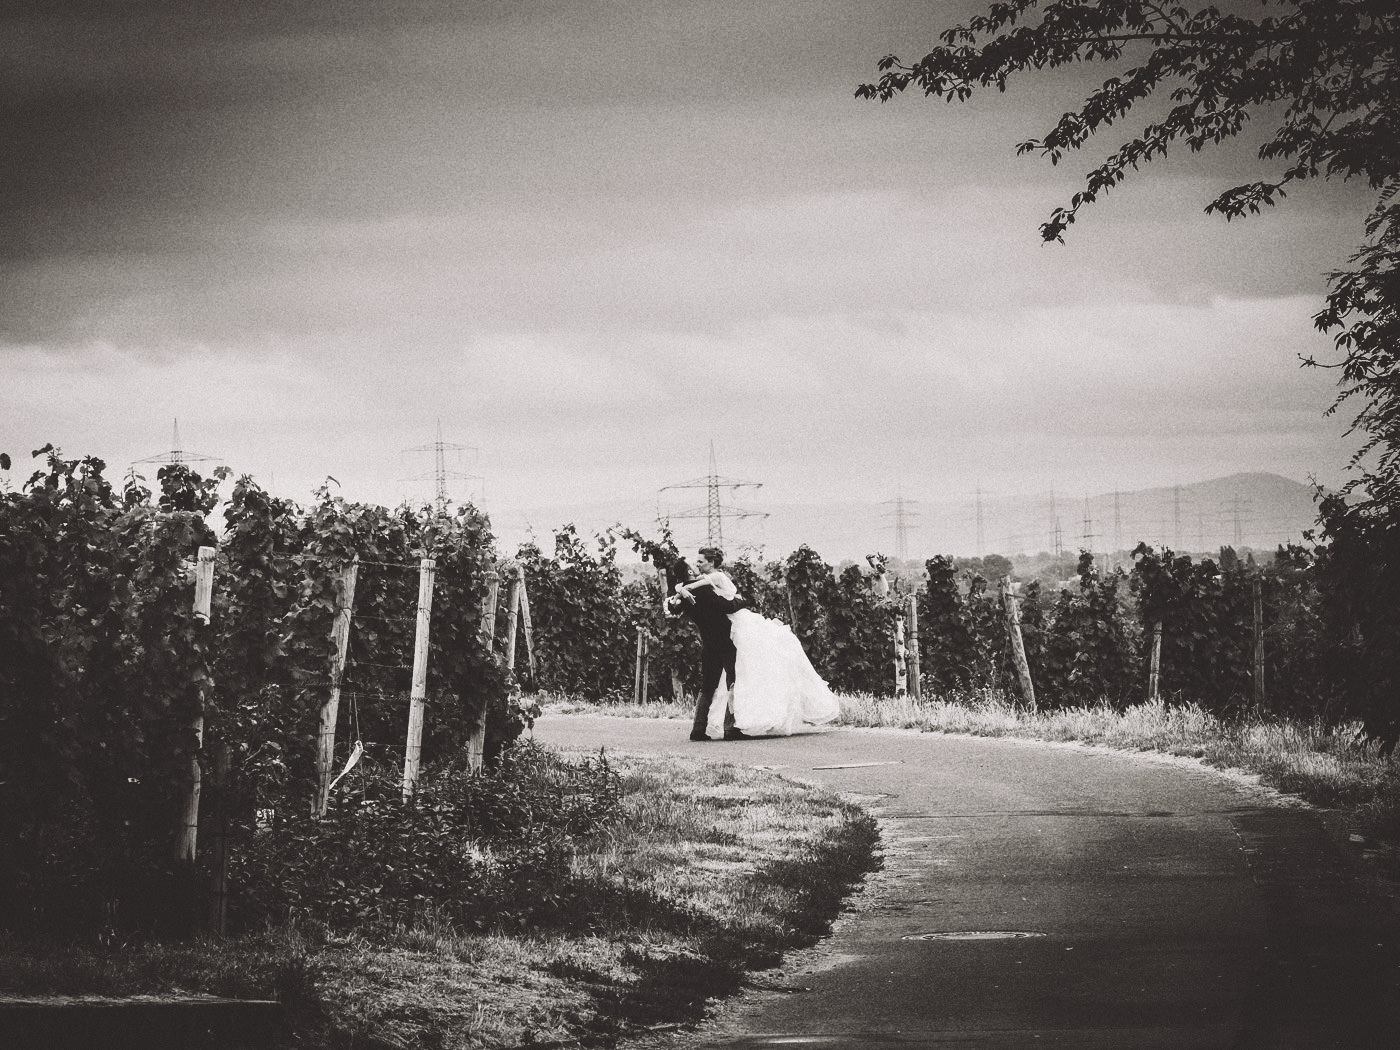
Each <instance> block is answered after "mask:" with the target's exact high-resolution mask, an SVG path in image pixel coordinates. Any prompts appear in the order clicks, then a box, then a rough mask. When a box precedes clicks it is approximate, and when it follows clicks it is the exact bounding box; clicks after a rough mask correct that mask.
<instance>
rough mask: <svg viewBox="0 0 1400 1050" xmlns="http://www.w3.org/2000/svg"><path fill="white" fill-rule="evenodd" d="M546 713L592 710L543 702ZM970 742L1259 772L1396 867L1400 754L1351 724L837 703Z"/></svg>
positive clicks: (652, 712)
mask: <svg viewBox="0 0 1400 1050" xmlns="http://www.w3.org/2000/svg"><path fill="white" fill-rule="evenodd" d="M550 701H551V702H550V704H549V706H550V709H551V710H558V711H561V712H566V711H569V710H594V709H597V708H594V707H591V706H590V705H586V704H579V703H576V702H573V701H569V700H566V699H563V698H558V697H555V698H550ZM606 710H607V711H608V712H609V713H614V714H621V715H634V716H652V717H658V716H662V717H678V718H686V717H689V715H690V713H691V712H690V710H689V708H688V707H687V706H686V705H682V704H675V703H669V702H666V703H661V704H647V705H642V706H638V705H632V704H624V705H618V706H615V707H614V706H611V705H610V706H608V707H607V708H606ZM838 724H841V725H848V726H883V727H892V728H901V729H918V730H922V731H925V732H944V733H967V734H971V735H973V736H994V737H1019V738H1022V739H1032V740H1050V741H1060V742H1069V741H1074V742H1079V743H1085V744H1094V745H1098V746H1102V747H1112V748H1118V749H1121V750H1128V751H1153V752H1159V753H1161V754H1166V755H1175V756H1179V757H1185V758H1195V759H1200V760H1201V761H1202V762H1204V763H1205V764H1207V765H1210V766H1214V767H1216V768H1219V769H1235V770H1240V771H1242V772H1245V773H1251V774H1256V775H1258V777H1259V778H1260V781H1261V782H1262V783H1264V784H1266V785H1268V786H1270V787H1273V788H1276V789H1278V790H1279V791H1284V792H1288V793H1290V794H1295V795H1297V796H1299V797H1300V798H1302V799H1304V800H1306V801H1308V802H1310V803H1312V804H1314V805H1317V806H1323V807H1327V808H1329V809H1333V810H1336V811H1337V813H1338V814H1339V816H1340V817H1341V818H1342V820H1343V822H1344V823H1345V826H1346V827H1347V828H1348V830H1352V831H1354V832H1356V833H1358V834H1361V835H1363V836H1365V837H1367V838H1369V839H1374V840H1375V842H1374V843H1373V844H1372V845H1373V846H1374V847H1375V849H1376V851H1377V853H1378V854H1379V856H1378V859H1381V860H1384V861H1387V867H1389V868H1391V869H1394V868H1395V866H1396V863H1397V856H1396V848H1397V845H1400V757H1397V755H1395V754H1392V755H1390V756H1388V757H1382V756H1381V755H1380V754H1378V752H1377V749H1376V748H1375V746H1374V745H1364V744H1361V743H1359V742H1358V732H1359V729H1360V727H1359V726H1358V725H1340V726H1326V725H1323V724H1322V723H1320V722H1312V723H1300V722H1294V721H1289V720H1287V719H1278V718H1262V717H1251V718H1245V719H1240V720H1225V719H1221V718H1217V717H1216V716H1214V715H1212V714H1210V713H1209V712H1207V711H1205V710H1203V709H1202V708H1200V707H1197V706H1196V705H1194V704H1184V705H1172V706H1168V705H1166V704H1162V703H1155V704H1141V705H1138V706H1136V707H1130V708H1128V709H1127V710H1125V711H1116V710H1114V709H1113V708H1111V707H1109V706H1107V705H1099V706H1096V707H1087V708H1067V709H1065V710H1060V711H1031V710H1028V709H1026V708H1024V707H1022V706H1019V705H1017V704H1015V703H1013V702H1011V701H1009V700H1007V699H1006V698H1005V697H1004V696H1002V695H1001V694H999V693H995V692H992V691H986V692H971V693H968V694H966V695H964V696H960V697H956V698H945V699H931V700H927V701H923V702H919V703H916V702H914V701H912V700H910V699H909V698H908V697H878V696H870V695H867V694H856V695H848V696H842V697H841V717H840V720H839V723H838Z"/></svg>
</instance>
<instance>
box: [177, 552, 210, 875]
mask: <svg viewBox="0 0 1400 1050" xmlns="http://www.w3.org/2000/svg"><path fill="white" fill-rule="evenodd" d="M213 596H214V548H213V547H200V548H199V556H198V558H197V559H196V561H195V574H194V606H193V608H194V615H195V619H197V620H199V621H200V622H201V623H203V624H206V625H207V624H208V623H209V613H210V608H211V605H212V603H213ZM190 730H191V731H192V732H193V733H194V740H195V743H194V747H193V748H192V749H191V750H190V752H189V755H188V758H187V762H186V766H185V774H186V776H185V784H184V789H185V793H184V798H182V799H181V806H180V810H181V813H180V823H179V827H178V830H177V833H176V836H175V859H176V860H177V861H180V862H184V863H189V864H193V863H194V858H195V849H196V845H197V839H198V837H199V788H200V770H199V752H200V749H201V748H202V747H203V746H204V690H203V689H201V690H200V692H199V696H198V697H196V699H195V709H194V714H193V716H192V717H191V718H190Z"/></svg>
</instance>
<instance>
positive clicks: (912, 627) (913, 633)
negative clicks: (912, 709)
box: [908, 594, 923, 700]
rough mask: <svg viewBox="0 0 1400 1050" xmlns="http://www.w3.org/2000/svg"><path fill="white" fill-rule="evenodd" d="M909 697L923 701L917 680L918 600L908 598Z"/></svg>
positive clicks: (919, 682) (918, 680) (912, 595)
mask: <svg viewBox="0 0 1400 1050" xmlns="http://www.w3.org/2000/svg"><path fill="white" fill-rule="evenodd" d="M908 620H909V643H908V644H909V695H910V696H911V697H913V698H914V699H915V700H922V699H923V688H922V682H921V681H920V678H919V674H920V671H919V598H918V595H915V594H911V595H910V596H909V615H908Z"/></svg>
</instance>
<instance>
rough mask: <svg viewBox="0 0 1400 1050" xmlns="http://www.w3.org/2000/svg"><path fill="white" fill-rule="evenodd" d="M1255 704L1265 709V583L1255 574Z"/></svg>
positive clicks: (1261, 709)
mask: <svg viewBox="0 0 1400 1050" xmlns="http://www.w3.org/2000/svg"><path fill="white" fill-rule="evenodd" d="M1253 583H1254V706H1255V707H1256V708H1258V709H1259V710H1260V711H1263V710H1264V584H1263V581H1262V580H1261V579H1260V578H1259V575H1258V574H1257V573H1256V574H1255V576H1254V580H1253Z"/></svg>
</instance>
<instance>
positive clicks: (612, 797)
mask: <svg viewBox="0 0 1400 1050" xmlns="http://www.w3.org/2000/svg"><path fill="white" fill-rule="evenodd" d="M400 790H401V788H400V782H399V778H398V776H397V774H396V773H393V772H391V771H389V770H384V771H381V772H375V773H373V774H366V775H365V779H364V782H363V784H362V787H361V791H360V792H359V793H354V792H351V793H346V794H342V795H340V796H338V797H337V798H336V799H335V800H334V801H333V803H332V805H331V807H330V808H329V810H328V812H327V815H326V819H325V820H323V821H315V820H313V819H311V818H309V817H303V816H301V815H300V814H299V813H298V814H297V815H295V816H291V815H289V816H286V817H281V818H280V819H277V820H275V821H274V822H273V823H272V824H271V826H269V827H266V828H264V829H263V830H261V831H259V832H258V833H257V834H256V835H254V836H253V838H252V840H251V842H250V843H249V845H248V846H247V847H246V848H245V850H244V851H243V852H242V854H241V855H240V856H238V857H236V858H235V862H234V868H235V872H234V874H235V879H234V881H235V885H236V887H237V897H236V899H235V901H234V902H233V904H234V912H235V915H234V918H235V922H236V923H237V924H238V925H240V926H242V927H243V928H248V927H250V926H256V925H258V924H260V923H263V922H279V921H291V922H294V923H295V922H302V923H310V924H315V925H322V926H324V927H326V928H328V929H330V930H335V931H348V930H351V929H356V930H364V929H365V928H367V927H368V928H385V927H392V926H412V925H415V924H417V923H420V922H423V921H428V920H431V921H433V922H442V921H446V922H448V923H450V924H452V925H454V926H456V927H458V928H462V929H474V930H485V929H493V928H498V927H506V928H522V927H536V926H545V925H549V924H550V923H551V922H554V921H557V920H558V918H559V917H560V915H561V913H562V912H563V911H566V910H567V909H569V908H570V907H572V906H573V905H574V904H575V903H576V902H575V896H576V890H575V887H574V886H573V883H572V879H571V875H570V864H569V862H570V859H571V858H572V856H573V853H574V850H575V846H576V844H577V843H578V842H579V841H580V840H583V839H586V838H588V837H589V836H592V835H595V834H597V833H598V832H599V831H601V830H603V829H604V828H606V827H607V826H608V825H609V824H610V823H611V822H613V821H614V820H616V819H617V817H618V816H619V814H620V813H621V796H622V790H621V781H620V778H619V777H618V775H617V774H616V772H614V771H613V769H612V768H611V767H610V766H609V765H608V763H607V760H606V759H605V758H604V757H603V756H602V755H599V757H598V758H597V759H596V760H585V761H584V762H582V763H580V764H577V765H574V764H571V763H568V762H566V761H564V760H562V759H560V758H557V757H555V756H552V755H550V754H549V753H548V752H546V751H544V750H543V749H541V748H539V747H537V746H535V745H534V744H529V743H526V744H521V745H519V746H517V747H516V748H513V749H512V750H511V751H509V752H508V753H507V754H506V755H505V756H504V757H503V760H502V761H501V762H500V763H499V764H497V765H496V766H495V767H494V768H492V769H490V770H488V771H486V772H482V773H469V772H467V771H465V770H464V769H463V768H461V767H460V766H458V765H449V766H444V767H440V768H438V769H436V770H430V771H426V772H425V773H424V775H423V776H422V778H421V779H420V781H419V784H418V791H417V794H416V796H415V798H414V800H413V802H412V804H409V805H405V804H404V803H403V802H402V800H401V798H400Z"/></svg>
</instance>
